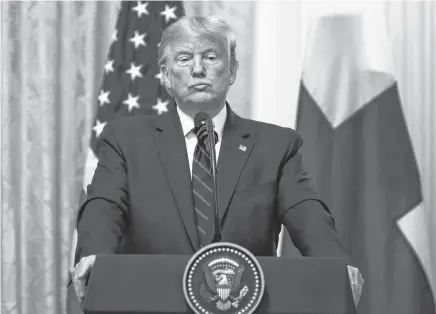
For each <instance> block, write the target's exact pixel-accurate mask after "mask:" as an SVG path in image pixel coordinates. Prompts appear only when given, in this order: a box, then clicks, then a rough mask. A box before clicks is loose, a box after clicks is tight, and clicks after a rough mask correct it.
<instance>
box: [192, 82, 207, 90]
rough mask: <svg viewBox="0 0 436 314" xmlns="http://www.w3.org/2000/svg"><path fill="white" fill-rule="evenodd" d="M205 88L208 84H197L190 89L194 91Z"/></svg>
mask: <svg viewBox="0 0 436 314" xmlns="http://www.w3.org/2000/svg"><path fill="white" fill-rule="evenodd" d="M207 87H209V84H206V83H198V84H194V85H192V86H191V88H193V89H196V90H204V89H206V88H207Z"/></svg>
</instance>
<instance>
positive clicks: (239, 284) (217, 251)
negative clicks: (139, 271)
mask: <svg viewBox="0 0 436 314" xmlns="http://www.w3.org/2000/svg"><path fill="white" fill-rule="evenodd" d="M264 289H265V281H264V275H263V271H262V269H261V267H260V265H259V263H258V261H257V259H256V258H255V257H254V256H253V255H252V254H251V253H250V252H249V251H248V250H247V249H245V248H243V247H241V246H239V245H236V244H233V243H228V242H218V243H214V244H210V245H208V246H205V247H203V248H202V249H201V250H199V251H198V252H197V253H196V254H194V256H193V257H192V258H191V259H190V261H189V262H188V264H187V265H186V268H185V272H184V275H183V291H184V294H185V299H186V302H187V303H188V305H189V306H190V308H191V309H192V310H193V311H194V312H195V313H196V314H200V313H201V314H204V313H209V314H215V313H217V314H218V313H235V314H236V313H238V314H251V313H253V312H254V311H255V310H256V308H257V307H258V305H259V303H260V301H261V299H262V297H263V293H264Z"/></svg>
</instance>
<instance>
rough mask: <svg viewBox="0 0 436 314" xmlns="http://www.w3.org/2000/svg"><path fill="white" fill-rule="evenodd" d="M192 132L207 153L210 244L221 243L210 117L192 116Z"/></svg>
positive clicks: (214, 155) (214, 142)
mask: <svg viewBox="0 0 436 314" xmlns="http://www.w3.org/2000/svg"><path fill="white" fill-rule="evenodd" d="M194 125H195V128H194V131H195V134H196V135H197V139H198V143H199V145H202V146H203V147H204V148H205V149H206V151H207V152H208V153H209V157H210V165H211V169H210V170H211V174H212V183H213V184H212V191H213V208H214V213H215V234H214V237H213V240H212V243H216V242H220V241H221V237H222V236H221V222H220V216H219V210H218V182H217V175H216V174H217V166H216V151H215V144H216V143H217V140H218V136H216V135H215V132H214V130H213V122H212V119H211V118H210V116H209V115H208V114H207V113H205V112H199V113H197V114H196V115H195V116H194Z"/></svg>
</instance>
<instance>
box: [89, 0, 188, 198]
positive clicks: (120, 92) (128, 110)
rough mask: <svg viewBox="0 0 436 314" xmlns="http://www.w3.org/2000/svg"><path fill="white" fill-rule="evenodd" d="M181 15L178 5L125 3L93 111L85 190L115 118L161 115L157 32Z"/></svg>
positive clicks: (163, 93)
mask: <svg viewBox="0 0 436 314" xmlns="http://www.w3.org/2000/svg"><path fill="white" fill-rule="evenodd" d="M182 15H184V9H183V5H182V2H181V1H148V2H145V1H138V2H131V1H126V2H122V3H121V9H120V12H119V15H118V20H117V23H116V29H115V31H114V33H113V35H112V44H111V46H110V49H109V55H108V58H107V62H106V64H105V66H104V77H103V83H102V87H101V90H100V94H99V95H98V110H97V115H96V119H95V122H94V127H93V129H92V130H93V132H92V134H91V140H90V147H89V149H88V154H87V160H86V165H85V168H86V169H85V178H84V182H83V187H84V190H85V191H86V186H87V185H88V184H89V183H90V182H91V180H92V176H93V175H94V170H95V168H96V166H97V162H98V160H97V157H96V152H97V151H98V148H99V147H98V145H99V141H98V137H99V136H100V134H101V132H102V131H103V128H104V126H105V125H106V124H107V123H109V122H110V121H113V120H115V119H118V118H121V117H126V116H129V115H138V114H162V113H163V112H166V111H167V110H168V108H167V106H168V104H169V95H168V94H167V93H166V91H165V88H164V87H163V86H162V85H161V81H160V79H161V73H160V70H159V68H158V65H157V58H158V47H159V43H160V41H161V37H162V31H163V29H165V28H166V27H167V26H168V25H170V24H171V23H173V22H175V21H176V20H177V19H178V18H179V17H180V16H182Z"/></svg>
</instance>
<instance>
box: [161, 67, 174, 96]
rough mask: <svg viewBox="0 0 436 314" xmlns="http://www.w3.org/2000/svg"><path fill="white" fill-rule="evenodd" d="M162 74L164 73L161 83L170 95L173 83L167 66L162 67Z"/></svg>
mask: <svg viewBox="0 0 436 314" xmlns="http://www.w3.org/2000/svg"><path fill="white" fill-rule="evenodd" d="M160 72H161V73H162V78H161V83H162V84H163V86H164V87H165V88H166V90H167V92H168V93H169V92H170V89H171V82H170V78H169V73H168V69H167V68H166V66H165V65H161V66H160Z"/></svg>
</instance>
